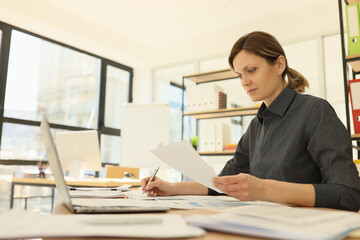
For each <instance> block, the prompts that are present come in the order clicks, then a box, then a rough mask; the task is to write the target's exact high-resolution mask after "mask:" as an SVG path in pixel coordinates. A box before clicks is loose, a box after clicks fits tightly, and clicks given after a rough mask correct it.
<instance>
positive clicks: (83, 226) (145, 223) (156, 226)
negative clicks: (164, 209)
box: [0, 212, 205, 239]
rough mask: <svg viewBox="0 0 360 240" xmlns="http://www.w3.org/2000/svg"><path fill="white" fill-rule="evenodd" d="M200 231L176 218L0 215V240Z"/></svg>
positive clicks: (166, 235) (149, 235) (175, 235)
mask: <svg viewBox="0 0 360 240" xmlns="http://www.w3.org/2000/svg"><path fill="white" fill-rule="evenodd" d="M204 233H205V232H204V231H203V230H202V229H199V228H197V227H192V226H188V225H187V224H186V222H185V221H184V219H183V218H182V217H181V216H180V215H171V214H166V215H160V214H136V215H134V214H133V215H131V214H118V215H109V214H102V215H81V214H79V215H61V214H59V215H51V216H45V215H36V214H33V213H26V212H7V213H5V214H1V215H0V239H11V238H16V239H18V238H41V237H43V238H44V237H46V238H52V237H131V238H185V237H199V236H202V235H204Z"/></svg>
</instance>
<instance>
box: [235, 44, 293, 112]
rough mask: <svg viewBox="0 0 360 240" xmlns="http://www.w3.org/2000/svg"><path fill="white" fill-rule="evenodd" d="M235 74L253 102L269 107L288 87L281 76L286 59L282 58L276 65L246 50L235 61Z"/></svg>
mask: <svg viewBox="0 0 360 240" xmlns="http://www.w3.org/2000/svg"><path fill="white" fill-rule="evenodd" d="M233 66H234V73H235V74H236V75H237V76H238V77H239V79H240V81H241V85H242V86H243V88H244V90H245V91H246V93H247V94H248V95H249V96H250V98H251V100H253V101H254V102H255V101H264V102H265V104H266V106H269V105H270V104H271V103H272V102H273V101H274V100H275V98H276V97H277V96H278V95H279V94H280V93H281V92H282V90H283V89H284V88H285V87H286V85H287V84H286V82H285V81H284V80H283V79H282V77H281V74H282V73H283V71H284V69H285V58H284V57H283V56H280V57H279V58H278V59H277V61H276V63H275V64H274V65H270V64H268V62H267V61H266V60H265V59H264V58H262V57H260V56H258V55H255V54H252V53H250V52H248V51H246V50H242V51H240V52H239V53H238V54H237V55H236V56H235V58H234V60H233Z"/></svg>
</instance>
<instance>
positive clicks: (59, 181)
mask: <svg viewBox="0 0 360 240" xmlns="http://www.w3.org/2000/svg"><path fill="white" fill-rule="evenodd" d="M40 132H41V136H42V140H43V143H44V146H45V150H46V153H47V156H48V160H49V164H50V168H51V171H52V173H53V176H54V179H55V184H56V188H57V189H58V191H59V196H60V199H61V201H63V203H64V204H65V206H66V207H67V208H69V210H70V211H72V212H74V208H73V205H72V203H71V199H70V195H69V190H68V187H67V185H66V182H65V178H64V174H63V170H62V167H61V164H60V160H59V157H58V154H57V151H56V148H55V144H54V140H53V138H52V135H51V132H50V126H49V122H48V121H47V119H46V117H45V116H44V117H43V119H42V121H41V125H40Z"/></svg>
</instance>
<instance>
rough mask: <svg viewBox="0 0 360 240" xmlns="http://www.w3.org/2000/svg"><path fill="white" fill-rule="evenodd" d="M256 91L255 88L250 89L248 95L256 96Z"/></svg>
mask: <svg viewBox="0 0 360 240" xmlns="http://www.w3.org/2000/svg"><path fill="white" fill-rule="evenodd" d="M255 91H256V88H254V89H250V90H248V94H250V95H251V94H254V93H255Z"/></svg>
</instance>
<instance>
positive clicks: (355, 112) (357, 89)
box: [349, 79, 360, 134]
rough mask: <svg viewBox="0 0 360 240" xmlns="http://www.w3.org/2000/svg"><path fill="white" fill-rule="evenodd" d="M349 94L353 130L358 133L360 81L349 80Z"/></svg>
mask: <svg viewBox="0 0 360 240" xmlns="http://www.w3.org/2000/svg"><path fill="white" fill-rule="evenodd" d="M349 93H350V101H351V109H352V116H353V122H354V130H355V133H356V134H359V133H360V79H354V80H349Z"/></svg>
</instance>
